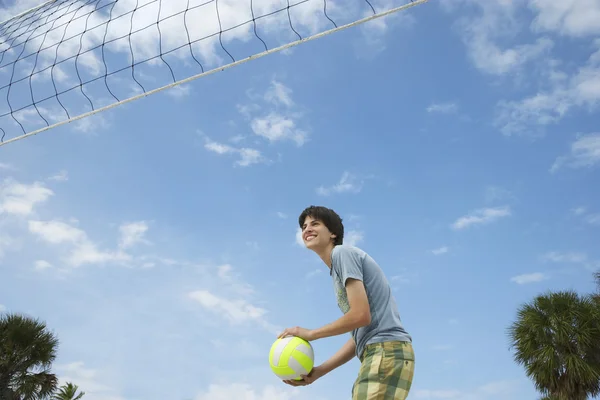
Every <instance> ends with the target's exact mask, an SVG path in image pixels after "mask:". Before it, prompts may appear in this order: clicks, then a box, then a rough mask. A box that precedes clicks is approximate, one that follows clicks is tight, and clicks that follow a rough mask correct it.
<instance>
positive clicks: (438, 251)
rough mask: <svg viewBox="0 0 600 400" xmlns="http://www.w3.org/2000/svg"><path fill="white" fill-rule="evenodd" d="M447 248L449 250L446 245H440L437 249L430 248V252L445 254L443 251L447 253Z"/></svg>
mask: <svg viewBox="0 0 600 400" xmlns="http://www.w3.org/2000/svg"><path fill="white" fill-rule="evenodd" d="M448 250H450V249H449V248H448V246H442V247H439V248H437V249H433V250H431V252H432V253H433V254H435V255H436V256H437V255H440V254H445V253H447V252H448Z"/></svg>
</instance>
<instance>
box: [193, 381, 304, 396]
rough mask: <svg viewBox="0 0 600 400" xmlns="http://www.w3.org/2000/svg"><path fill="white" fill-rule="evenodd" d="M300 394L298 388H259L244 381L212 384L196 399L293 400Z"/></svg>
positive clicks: (268, 386) (269, 386)
mask: <svg viewBox="0 0 600 400" xmlns="http://www.w3.org/2000/svg"><path fill="white" fill-rule="evenodd" d="M299 395H300V391H299V390H298V389H297V388H290V389H288V388H286V387H285V386H282V387H275V386H272V385H267V386H264V387H263V388H262V389H257V388H255V387H253V386H250V385H248V384H244V383H231V384H211V385H209V387H208V389H207V390H206V391H203V392H201V393H199V394H198V395H197V396H196V398H195V400H232V399H235V400H291V399H294V398H296V397H297V396H299Z"/></svg>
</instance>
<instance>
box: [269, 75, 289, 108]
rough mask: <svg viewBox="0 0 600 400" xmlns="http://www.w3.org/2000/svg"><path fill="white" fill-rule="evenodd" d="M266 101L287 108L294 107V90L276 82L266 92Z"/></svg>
mask: <svg viewBox="0 0 600 400" xmlns="http://www.w3.org/2000/svg"><path fill="white" fill-rule="evenodd" d="M265 100H266V101H267V102H270V103H273V104H275V105H284V106H286V107H292V106H293V105H294V100H292V89H290V88H289V87H287V86H285V85H284V84H283V83H281V82H278V81H275V80H274V81H272V82H271V86H269V89H267V91H266V92H265Z"/></svg>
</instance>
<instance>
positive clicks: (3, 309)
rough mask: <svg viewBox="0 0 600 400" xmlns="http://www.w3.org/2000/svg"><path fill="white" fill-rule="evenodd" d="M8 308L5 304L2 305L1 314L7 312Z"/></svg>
mask: <svg viewBox="0 0 600 400" xmlns="http://www.w3.org/2000/svg"><path fill="white" fill-rule="evenodd" d="M6 310H7V309H6V306H5V305H4V304H0V313H3V312H6Z"/></svg>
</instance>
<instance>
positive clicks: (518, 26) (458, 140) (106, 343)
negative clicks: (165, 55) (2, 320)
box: [0, 0, 600, 400]
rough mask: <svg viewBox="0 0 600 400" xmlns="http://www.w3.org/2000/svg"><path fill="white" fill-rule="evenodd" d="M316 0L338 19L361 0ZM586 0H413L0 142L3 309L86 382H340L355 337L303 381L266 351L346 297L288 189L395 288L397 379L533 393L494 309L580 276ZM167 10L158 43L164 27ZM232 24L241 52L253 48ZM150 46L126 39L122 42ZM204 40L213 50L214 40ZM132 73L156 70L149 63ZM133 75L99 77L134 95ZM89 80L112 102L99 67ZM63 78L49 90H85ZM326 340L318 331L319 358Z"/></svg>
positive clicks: (117, 385) (588, 192) (171, 394)
mask: <svg viewBox="0 0 600 400" xmlns="http://www.w3.org/2000/svg"><path fill="white" fill-rule="evenodd" d="M38 3H39V2H38V1H34V0H30V1H29V2H25V3H23V4H22V5H19V6H18V7H20V9H25V8H28V7H31V6H34V5H36V4H38ZM120 3H121V4H122V5H123V7H124V8H126V7H127V6H128V5H129V6H130V5H131V3H127V2H120ZM267 3H268V2H266V1H265V2H263V3H262V4H263V6H265V7H267V5H268V4H267ZM4 4H5V7H6V8H5V9H4V10H3V11H2V16H4V17H6V16H9V15H14V14H15V13H16V12H17V10H18V9H17V8H16V7H15V6H13V5H11V4H10V3H8V4H6V3H4ZM172 4H173V6H172V7H174V9H176V7H177V4H179V5H181V4H182V3H181V2H173V3H172ZM183 4H185V2H184V3H183ZM221 4H223V5H226V4H228V3H227V2H223V3H221ZM229 4H232V3H231V2H230V3H229ZM328 4H329V5H330V6H331V7H330V8H329V10H330V15H331V16H335V17H337V18H339V19H338V20H339V21H350V20H352V19H356V18H357V17H358V16H361V15H364V14H363V13H364V12H365V11H367V10H366V9H365V8H364V7H362V6H363V4H359V2H356V3H355V4H353V7H350V8H349V11H348V10H341V9H340V8H337V9H336V8H335V7H333V3H328ZM341 4H342V3H339V4H338V6H341ZM374 4H376V5H377V6H378V7H387V8H389V7H391V6H393V5H397V4H399V3H393V2H390V1H388V2H378V3H374ZM313 7H314V8H312V9H311V10H312V11H314V13H315V14H310V13H308V12H307V13H304V14H300V13H298V14H295V16H296V17H297V18H298V19H297V20H296V21H298V25H297V29H299V30H301V31H302V33H303V36H304V35H305V34H306V32H310V29H314V31H319V30H323V29H327V26H326V25H325V23H324V22H323V23H322V24H313V22H312V21H314V20H312V19H311V18H310V15H321V17H322V11H321V10H322V3H319V2H316V5H313ZM153 10H154V11H152V12H153V13H154V14H153V13H152V12H148V15H143V18H142V17H140V18H141V19H140V21H138V23H142V22H143V21H144V18H145V19H148V18H150V20H151V19H152V18H155V17H156V9H153ZM163 12H164V10H163ZM319 13H321V14H319ZM225 14H226V13H225ZM202 15H204V14H202ZM231 15H232V16H231V18H232V19H231V20H230V21H234V20H236V18H242V17H243V16H241V17H240V16H239V15H238V16H237V17H236V16H235V15H234V13H232V14H231ZM201 17H202V16H200V14H198V18H201ZM599 17H600V1H597V0H593V1H583V0H582V1H572V2H561V3H560V5H558V4H556V3H555V2H553V1H551V0H536V1H534V0H530V1H525V0H523V1H500V0H492V1H488V2H485V3H484V4H480V2H476V1H474V0H453V1H449V0H446V1H430V2H428V3H426V4H424V5H421V6H417V7H415V8H412V9H411V10H410V11H408V12H402V13H399V14H396V15H394V16H393V17H389V18H388V17H386V18H385V19H380V20H376V21H373V22H370V23H367V24H364V25H361V26H357V27H354V28H352V29H349V30H345V31H341V32H338V33H336V34H333V35H328V36H326V37H324V38H321V39H319V40H315V41H311V42H307V43H304V44H302V45H300V46H296V47H293V48H291V49H290V50H289V51H285V52H283V53H275V54H271V55H269V56H266V57H263V58H260V59H256V60H254V61H251V62H248V63H245V64H241V65H239V66H237V67H234V68H231V69H228V70H226V71H224V72H220V73H217V74H213V75H209V76H206V77H203V78H200V79H197V80H194V81H192V82H190V83H188V84H186V85H184V86H181V87H175V88H174V89H172V90H168V91H164V92H160V93H158V94H155V95H153V96H149V97H147V98H144V99H141V100H138V101H135V102H132V103H128V104H124V105H121V106H119V107H117V108H114V109H111V110H109V111H106V112H103V113H100V114H98V115H95V116H93V117H90V118H87V119H84V120H80V121H78V122H75V123H73V124H70V125H64V126H61V127H58V128H56V129H52V130H49V131H45V132H42V133H40V134H39V135H35V136H31V137H28V138H25V139H23V140H19V141H15V142H13V143H10V144H8V145H6V146H2V147H0V266H1V269H0V281H1V282H2V288H3V290H2V291H1V293H0V309H2V310H5V311H14V312H23V313H28V314H30V315H32V316H34V317H38V318H40V319H42V320H44V321H46V322H47V324H48V326H49V327H50V328H51V329H52V330H54V331H55V332H56V333H57V335H58V336H59V338H60V341H61V344H60V349H59V353H58V359H57V361H56V365H55V371H56V372H57V373H58V374H59V376H60V377H61V379H62V380H63V381H64V380H72V381H73V382H74V383H76V384H78V385H80V387H81V388H82V389H83V390H84V391H86V392H87V395H86V397H85V398H86V399H89V400H138V399H144V400H152V399H165V398H169V399H181V400H183V399H194V400H206V399H211V400H220V399H230V398H236V399H241V400H266V399H269V400H272V399H279V400H288V399H304V398H308V397H311V398H314V399H322V400H337V399H343V398H348V397H349V394H350V390H351V386H352V383H353V381H354V378H355V376H356V373H357V371H358V366H359V364H358V361H357V360H356V359H355V360H353V361H351V362H350V363H348V364H346V365H344V366H343V367H341V368H339V369H338V370H336V371H334V372H332V373H331V374H330V375H328V376H326V377H324V378H322V379H321V380H319V381H317V382H316V383H315V384H313V385H311V386H309V387H303V388H290V387H288V386H286V385H284V384H283V383H281V382H279V381H278V380H277V378H276V377H275V376H274V375H273V374H272V373H271V371H270V370H269V368H268V361H267V356H268V350H269V348H270V346H271V344H272V342H273V341H274V340H275V337H276V332H278V331H279V330H281V329H283V328H285V327H288V326H295V325H300V326H303V327H308V328H311V327H319V326H322V325H324V324H326V323H329V322H331V321H333V320H335V319H337V318H339V317H340V313H339V309H338V308H337V305H336V304H335V296H334V294H333V288H332V282H331V280H330V277H329V275H328V273H327V269H326V267H325V265H323V264H322V262H321V261H320V260H319V259H318V257H317V256H316V255H314V254H313V253H312V252H310V251H308V250H306V249H304V248H303V247H302V246H301V245H299V244H298V242H297V236H296V235H297V229H298V228H297V216H298V214H299V213H300V212H301V211H302V209H303V208H304V207H306V206H308V205H311V204H322V205H326V206H329V207H332V208H334V209H336V210H337V211H338V212H339V213H340V214H341V215H342V217H343V218H344V222H345V226H346V230H347V240H348V242H349V243H354V244H356V245H358V246H359V247H361V248H363V249H364V250H366V251H367V252H369V253H370V254H371V255H372V256H373V257H374V258H375V259H376V260H377V261H378V262H379V263H380V265H381V267H382V268H383V269H384V271H385V273H386V274H387V275H388V277H389V279H390V281H391V283H392V285H393V287H394V294H395V295H396V298H397V301H398V304H399V307H400V313H401V316H402V319H403V322H404V324H405V327H406V329H407V330H408V331H409V332H410V334H411V335H412V336H413V339H414V346H415V351H416V357H417V367H416V375H415V380H414V385H413V388H412V391H411V395H410V398H411V399H461V400H478V399H482V400H483V399H485V400H495V399H505V398H511V399H515V400H521V399H522V400H525V399H531V398H535V396H536V394H535V390H534V388H533V385H532V383H531V382H530V381H529V380H528V379H527V378H526V377H525V374H524V370H523V368H522V367H520V366H517V365H516V364H515V363H514V362H513V360H512V353H511V351H510V350H509V348H508V346H509V343H508V337H507V335H506V330H507V328H508V326H509V325H510V324H511V322H512V321H513V320H514V318H515V316H516V310H517V308H518V306H519V305H521V304H522V303H524V302H527V301H529V300H531V299H532V298H533V297H534V296H536V295H537V294H540V293H543V292H546V291H547V290H561V289H575V290H578V291H581V292H589V291H592V290H593V289H594V284H593V281H592V272H593V271H595V270H598V269H599V268H600V253H599V251H598V245H597V238H598V230H599V229H600V201H599V200H600V191H599V189H598V185H597V183H596V184H594V182H598V173H599V171H598V166H599V165H600V133H599V131H598V123H599V119H598V117H597V115H598V114H597V112H598V104H599V101H600V25H598V23H596V22H594V21H597V20H598V19H599ZM204 18H205V19H206V20H209V21H211V22H212V23H213V24H214V23H215V21H214V18H212V17H211V16H210V15H208V14H206V15H204ZM211 18H212V19H211ZM224 18H225V17H224ZM203 21H204V20H203ZM319 21H320V22H322V19H321V20H319ZM126 22H127V21H126ZM205 22H206V21H205ZM280 22H281V20H280ZM285 22H286V20H285V19H283V22H281V23H280V24H277V21H275V20H274V21H273V22H269V23H267V22H265V25H264V28H265V29H266V28H269V29H270V30H269V31H268V33H265V35H264V37H265V38H270V39H272V41H271V42H270V43H269V47H273V46H274V45H276V44H277V43H285V42H287V41H289V40H293V39H294V36H293V32H292V33H290V32H291V31H290V29H289V25H287V26H286V24H285ZM325 22H326V21H325ZM127 23H128V22H127ZM313 25H314V26H313ZM124 26H125V28H124V27H123V26H121V25H115V28H114V29H115V30H123V29H125V31H128V29H129V25H128V24H125V25H124ZM198 26H200V24H199V25H198ZM202 26H205V25H202ZM206 26H208V25H206ZM212 26H213V27H214V25H212ZM168 28H169V26H167V27H165V30H164V31H163V34H165V35H167V36H168V35H169V32H171V33H172V36H170V37H169V39H168V40H172V41H173V42H172V43H175V42H176V40H177V39H178V38H179V39H180V36H177V35H180V34H181V26H179V27H178V26H175V25H172V26H171V27H170V28H171V30H169V29H168ZM198 29H199V28H198ZM206 29H210V26H208V27H207V28H206ZM265 32H266V31H265ZM61 33H62V32H61ZM195 33H197V34H200V33H198V32H195ZM239 37H240V38H242V37H246V38H250V39H251V40H248V41H245V42H243V41H233V42H226V44H227V46H229V47H228V48H229V49H230V50H231V51H236V52H237V53H236V58H239V57H242V56H243V55H249V54H251V53H255V52H257V51H260V43H259V42H258V41H257V40H256V39H255V38H254V36H253V35H252V33H251V32H250V33H248V32H242V33H240V36H239ZM90 40H91V42H92V43H93V39H90ZM153 40H154V41H153ZM78 45H79V44H78V43H76V46H78ZM150 45H154V46H155V45H156V42H155V37H154V36H152V34H148V35H145V36H144V35H141V36H140V37H139V42H136V46H138V47H136V51H138V52H139V53H136V54H144V52H147V53H148V54H151V55H155V54H156V53H153V51H154V50H156V47H151V46H150ZM72 49H73V48H72V47H66V48H65V49H64V51H68V50H72ZM19 50H20V49H19ZM75 50H77V47H75ZM198 50H199V53H198V54H200V56H201V59H202V60H203V61H206V63H207V65H212V66H216V65H219V63H221V64H226V63H228V62H229V61H228V59H227V55H226V54H225V53H223V52H222V51H220V47H219V46H218V42H217V47H210V46H206V47H205V48H199V49H198ZM54 51H55V50H54ZM128 51H129V48H128V47H125V48H116V49H115V51H114V52H112V51H111V52H110V54H109V58H108V59H109V60H110V61H111V62H114V65H117V63H118V62H119V61H121V62H122V61H123V60H125V61H126V59H127V57H128ZM186 54H187V55H186ZM186 54H183V53H181V54H180V57H181V58H180V59H176V58H174V57H173V58H169V60H170V61H171V62H172V63H173V64H172V65H174V66H175V67H176V68H175V70H176V74H177V76H178V78H183V77H186V76H191V75H193V74H196V73H198V68H197V65H196V64H194V61H193V60H192V59H191V57H190V56H189V53H186ZM50 57H51V58H44V57H40V60H41V61H44V60H45V61H48V60H50V61H51V60H53V59H54V53H51V56H50ZM97 62H98V59H97V58H94V57H91V56H90V57H88V58H85V59H83V64H82V65H83V70H85V71H86V72H89V73H93V72H98V64H97ZM48 65H50V64H48ZM26 66H27V65H25V67H26ZM32 66H33V65H31V66H29V68H31V67H32ZM17 72H18V71H17ZM21 72H22V71H21ZM138 72H139V74H140V75H139V76H140V80H143V82H144V83H145V84H147V85H148V87H158V86H160V85H162V84H165V83H168V82H169V77H170V75H169V71H168V69H166V67H165V66H164V64H160V63H157V64H155V65H150V66H141V67H140V69H139V70H138V69H136V73H138ZM54 73H55V75H54V77H55V79H56V80H57V81H58V83H59V84H63V85H65V86H64V87H68V85H69V83H71V84H72V82H75V81H76V75H73V73H75V72H74V70H69V69H68V68H66V67H65V68H64V69H63V68H58V69H56V70H55V71H54ZM129 73H130V70H129V71H126V72H125V73H124V75H123V77H122V78H120V79H121V80H119V81H117V80H115V81H112V82H114V86H113V87H114V90H115V91H118V93H119V95H121V94H125V95H131V94H132V93H138V92H136V90H137V89H135V86H134V82H133V81H132V80H131V77H130V75H127V74H129ZM26 75H27V74H25V75H21V76H26ZM1 77H2V79H3V80H2V85H4V84H6V83H7V78H8V77H10V75H8V76H7V75H6V74H5V73H2V75H1ZM127 78H129V80H127ZM36 84H39V86H38V87H39V88H40V89H39V90H51V89H52V86H51V83H50V81H49V80H48V79H47V76H46V77H45V78H44V77H40V79H39V80H38V81H37V82H36ZM27 88H28V86H25V87H22V88H21V89H20V91H19V92H16V90H17V87H15V89H14V90H15V93H13V95H14V96H15V97H14V99H15V101H22V102H25V103H26V101H27V99H28V97H27V96H28V95H29V93H28V92H26V91H24V90H26V89H27ZM89 93H90V95H91V96H93V100H94V102H95V104H106V103H107V102H110V101H112V99H111V98H110V97H109V95H108V93H107V92H106V90H105V88H104V86H103V83H102V84H101V85H98V86H95V87H94V88H93V89H90V92H89ZM21 96H23V97H21ZM0 97H2V98H3V99H4V100H3V103H2V107H3V108H2V110H6V108H5V107H6V101H5V98H6V91H5V90H3V91H2V93H1V95H0ZM121 98H124V97H121ZM11 99H12V97H11ZM81 99H82V97H79V98H78V99H76V98H75V97H72V98H69V99H65V104H67V103H68V104H69V105H70V106H72V107H73V109H74V110H76V111H78V112H81V111H82V110H83V111H87V109H85V104H86V101H85V99H84V100H83V101H81ZM25 103H23V104H25ZM59 107H60V106H59V105H58V104H57V103H48V104H47V105H45V112H47V114H46V115H47V116H49V117H50V118H54V119H53V121H58V120H60V119H61V118H63V116H62V114H60V109H59ZM22 117H23V119H22V121H25V122H26V123H27V124H31V125H28V126H34V120H33V119H32V118H33V116H32V114H23V115H22ZM38 122H39V121H38ZM1 126H2V127H3V128H4V129H5V130H6V131H7V132H10V134H11V135H13V136H12V137H14V135H18V134H20V131H19V130H18V129H17V128H18V126H17V125H15V124H13V123H12V122H11V121H10V120H9V119H6V118H3V119H2V125H1ZM35 126H37V127H39V126H40V125H35ZM346 338H347V337H346V336H341V337H335V338H328V339H322V340H319V341H316V342H314V343H313V345H314V348H315V356H316V361H317V362H318V363H320V362H323V361H325V360H326V359H327V358H328V357H330V356H331V355H333V354H334V352H335V351H337V349H338V348H339V347H340V346H341V345H342V344H343V343H344V342H345V340H346Z"/></svg>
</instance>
